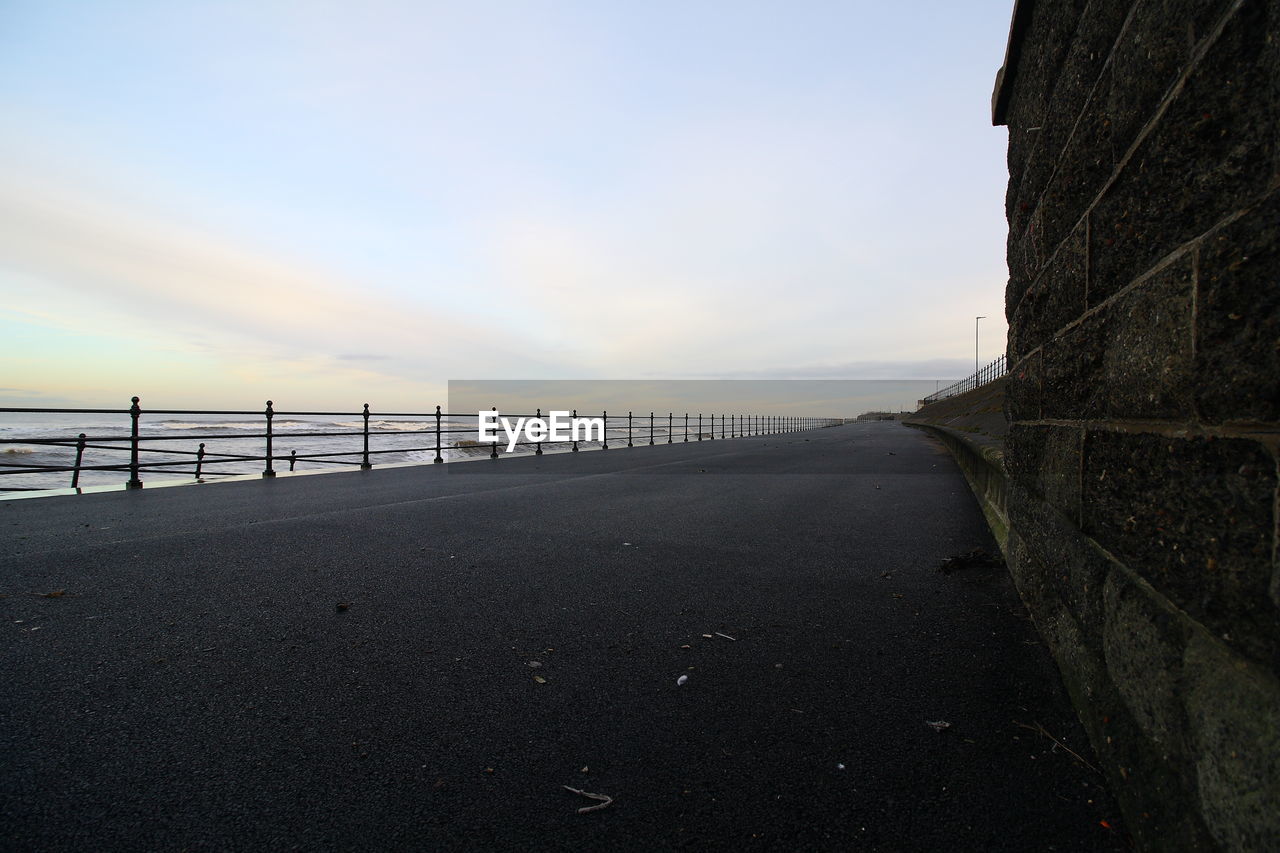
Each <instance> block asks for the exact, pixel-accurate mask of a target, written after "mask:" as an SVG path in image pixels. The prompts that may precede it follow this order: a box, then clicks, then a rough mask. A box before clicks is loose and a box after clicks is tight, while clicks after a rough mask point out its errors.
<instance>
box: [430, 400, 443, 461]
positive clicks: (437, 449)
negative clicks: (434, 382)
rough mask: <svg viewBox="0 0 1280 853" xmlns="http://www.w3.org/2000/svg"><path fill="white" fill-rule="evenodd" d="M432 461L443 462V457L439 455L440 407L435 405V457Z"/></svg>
mask: <svg viewBox="0 0 1280 853" xmlns="http://www.w3.org/2000/svg"><path fill="white" fill-rule="evenodd" d="M431 461H432V462H443V461H444V457H443V456H441V455H440V407H439V406H436V458H435V459H432V460H431Z"/></svg>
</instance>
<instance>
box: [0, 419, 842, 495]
mask: <svg viewBox="0 0 1280 853" xmlns="http://www.w3.org/2000/svg"><path fill="white" fill-rule="evenodd" d="M7 413H21V414H25V415H49V416H54V417H55V418H63V419H64V420H65V419H66V417H67V416H84V415H112V416H114V415H119V416H122V421H123V418H125V417H127V418H128V421H123V424H125V425H122V426H121V427H119V428H115V427H112V428H104V429H101V430H100V432H101V433H102V434H98V435H89V434H87V433H85V432H80V433H78V434H70V433H68V434H52V435H51V434H48V433H49V432H50V430H49V428H48V427H46V428H44V429H42V430H36V429H34V428H33V429H31V430H30V433H37V432H39V433H43V434H30V433H29V434H28V435H26V436H22V435H20V434H17V435H16V434H15V433H20V431H21V427H20V426H18V427H13V426H10V427H7V428H6V429H5V430H4V436H3V437H0V460H4V461H0V492H13V491H34V490H41V489H48V488H56V487H57V486H52V485H41V486H27V485H14V486H8V485H6V483H5V477H6V475H24V474H25V475H33V474H39V475H53V474H61V475H69V481H70V486H71V488H73V489H78V488H79V487H80V480H81V474H82V472H88V471H93V472H110V471H119V472H127V474H128V479H127V480H126V481H125V486H126V487H127V488H133V489H137V488H142V483H143V480H142V475H143V474H144V473H147V472H150V473H169V474H175V475H179V476H180V477H181V478H185V477H187V476H190V477H191V478H193V480H195V481H203V479H204V478H205V477H207V476H218V475H228V474H231V475H243V474H245V473H253V471H252V470H250V471H246V470H245V467H246V465H250V464H252V465H256V464H258V463H261V465H262V470H261V474H262V476H263V477H274V476H275V475H276V468H277V466H283V465H288V469H289V470H290V471H293V470H295V468H296V466H297V465H298V464H299V463H303V464H304V465H339V466H341V465H346V466H354V467H358V468H361V469H364V470H368V469H370V468H372V467H373V462H374V460H375V459H377V458H380V457H386V456H389V455H394V456H395V457H396V458H398V459H399V460H400V461H413V460H414V458H415V454H417V455H418V456H417V458H416V461H420V462H427V461H428V460H429V461H430V462H434V463H440V462H444V461H445V459H446V456H449V457H450V458H453V459H457V458H467V457H476V456H487V457H489V458H492V459H497V458H498V457H499V455H500V454H499V453H498V446H499V444H501V445H502V446H503V448H504V449H505V448H506V447H507V445H508V443H509V442H508V440H507V439H506V438H505V437H504V438H503V439H502V440H501V442H492V443H489V444H481V443H480V442H478V441H477V440H476V437H477V436H478V427H479V420H480V418H479V413H464V414H457V413H453V414H451V413H448V412H444V411H442V410H441V407H440V406H436V409H435V411H434V412H425V413H424V412H373V411H371V410H370V409H369V404H368V403H366V404H364V407H363V409H362V410H361V411H359V412H354V413H353V412H299V411H289V412H284V411H276V410H275V409H274V407H273V403H272V402H271V401H270V400H268V401H267V405H266V408H265V409H263V410H258V411H243V410H214V409H151V410H146V411H144V410H143V409H142V407H141V404H140V400H139V398H137V397H134V398H132V405H131V406H130V407H129V408H128V409H41V408H0V416H3V415H4V414H7ZM548 414H550V412H549V411H548ZM144 415H145V416H148V417H159V418H172V417H175V416H176V417H180V418H191V417H213V418H224V419H225V418H239V419H241V420H242V421H243V419H244V418H245V417H250V418H254V419H255V420H254V422H252V423H248V424H246V423H226V424H223V425H222V426H224V427H226V426H235V427H236V428H238V430H245V429H247V430H248V431H236V432H230V433H229V432H228V431H227V429H226V428H223V429H219V426H220V425H219V423H217V422H210V423H208V424H201V423H194V424H192V423H182V424H180V426H181V427H183V429H181V430H174V429H168V430H166V429H164V427H165V423H164V422H156V423H153V424H149V423H148V422H146V421H145V420H144ZM503 415H504V417H506V418H509V419H512V420H514V419H515V418H520V417H525V418H529V417H537V418H542V417H544V415H543V410H542V409H538V410H537V413H536V414H534V415H513V414H507V413H503ZM572 416H573V417H574V418H599V419H601V420H603V422H604V432H603V435H602V436H601V438H600V440H593V441H586V440H574V439H573V438H567V439H563V440H557V441H551V440H545V441H517V442H515V447H517V448H519V451H517V453H524V454H526V455H528V454H530V453H532V454H533V455H538V456H540V455H542V454H543V452H544V446H545V448H546V450H547V451H566V452H574V453H576V452H578V451H579V449H599V450H609V449H610V448H614V447H634V446H636V445H645V446H648V445H654V444H673V443H676V442H681V443H683V442H688V441H690V440H693V441H703V440H707V441H714V440H717V439H729V438H744V437H747V436H753V435H769V434H774V433H785V432H796V431H800V430H809V429H818V428H822V427H829V426H838V425H840V424H842V423H843V422H844V421H843V419H841V418H818V417H798V416H784V415H748V414H726V413H716V414H704V413H701V412H699V413H688V412H685V413H680V414H677V413H675V412H667V413H666V414H665V415H662V414H660V413H656V412H653V411H650V412H647V413H640V414H637V413H635V412H632V411H628V412H627V413H626V414H625V415H620V414H612V415H611V414H609V413H608V412H601V413H600V414H579V413H578V411H577V410H576V409H575V410H573V413H572ZM286 418H288V419H294V418H326V419H330V420H329V421H327V422H309V421H289V422H288V423H289V425H290V427H292V428H290V429H289V430H288V431H281V430H280V428H279V427H278V423H279V422H278V421H277V419H286ZM335 418H336V419H340V420H336V421H335V420H332V419H335ZM259 420H260V422H261V423H260V426H257V423H258V421H259ZM371 421H372V422H373V425H372V426H371ZM325 424H327V425H328V427H327V428H316V429H308V428H307V427H311V426H315V427H325ZM201 426H207V427H208V428H209V430H210V431H209V432H196V431H194V430H193V429H192V428H199V427H201ZM335 426H336V427H340V428H332V427H335ZM148 427H150V429H151V430H152V431H148ZM296 427H302V429H297V428H296ZM109 432H115V433H116V434H108V433H109ZM464 435H469V436H471V438H464V437H463V436H464ZM498 435H500V436H501V435H503V432H502V430H501V428H499V431H498ZM407 436H418V437H420V438H418V439H412V440H408V441H407V444H406V443H399V442H395V441H392V442H391V443H390V444H391V445H392V446H387V445H388V439H395V437H402V438H401V440H400V441H401V442H403V441H405V439H404V438H403V437H407ZM422 439H425V442H424V441H423V440H422ZM297 440H303V441H297ZM291 441H293V442H295V443H303V444H307V443H310V444H312V445H313V446H315V445H317V444H320V445H323V446H325V447H328V448H336V447H338V446H339V445H341V446H342V448H341V449H321V448H315V449H314V450H313V452H304V453H299V452H298V451H297V450H292V451H290V452H289V453H288V454H282V453H280V452H279V448H280V444H281V443H285V444H286V445H287V443H289V442H291ZM179 443H186V445H187V447H186V448H180V447H177V446H175V445H177V444H179ZM157 444H160V445H162V446H157ZM348 444H350V445H354V448H355V449H346V445H348ZM379 445H383V446H379ZM248 446H252V447H253V448H254V449H253V450H252V451H248V450H246V447H248ZM217 447H220V448H222V449H221V450H217V449H211V448H217ZM259 448H260V450H259ZM45 451H49V452H54V453H58V454H61V455H63V456H65V457H66V459H62V460H58V459H55V460H52V461H35V460H32V461H26V460H24V461H22V462H18V461H16V460H17V459H19V458H21V457H22V455H24V454H26V455H36V456H37V457H38V456H39V455H40V454H41V453H42V452H45ZM72 452H74V457H73V458H72V456H71V454H72ZM46 455H47V453H46ZM10 460H14V461H10ZM117 460H118V461H117ZM393 461H395V459H393ZM227 468H238V469H240V470H230V471H228V470H226V469H227ZM62 482H67V481H66V480H63V481H62Z"/></svg>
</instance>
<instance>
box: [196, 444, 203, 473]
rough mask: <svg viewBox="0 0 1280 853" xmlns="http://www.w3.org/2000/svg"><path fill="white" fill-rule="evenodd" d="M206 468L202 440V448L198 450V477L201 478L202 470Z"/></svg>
mask: <svg viewBox="0 0 1280 853" xmlns="http://www.w3.org/2000/svg"><path fill="white" fill-rule="evenodd" d="M203 468H204V442H203V441H202V442H200V448H199V449H198V450H197V451H196V479H197V480H199V479H200V472H201V470H202V469H203Z"/></svg>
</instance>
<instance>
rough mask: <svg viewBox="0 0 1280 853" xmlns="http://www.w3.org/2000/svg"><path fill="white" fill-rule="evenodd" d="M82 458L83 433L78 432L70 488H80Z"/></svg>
mask: <svg viewBox="0 0 1280 853" xmlns="http://www.w3.org/2000/svg"><path fill="white" fill-rule="evenodd" d="M82 459H84V433H80V438H79V440H78V441H76V469H75V471H73V472H71V488H73V489H78V488H80V461H81V460H82Z"/></svg>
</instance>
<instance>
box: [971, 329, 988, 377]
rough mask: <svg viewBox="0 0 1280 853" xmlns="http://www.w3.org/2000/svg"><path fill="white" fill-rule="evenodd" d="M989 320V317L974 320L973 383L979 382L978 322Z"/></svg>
mask: <svg viewBox="0 0 1280 853" xmlns="http://www.w3.org/2000/svg"><path fill="white" fill-rule="evenodd" d="M985 319H987V315H986V314H983V315H982V316H981V317H975V318H974V320H973V377H974V379H973V381H974V382H977V381H978V321H979V320H985Z"/></svg>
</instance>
